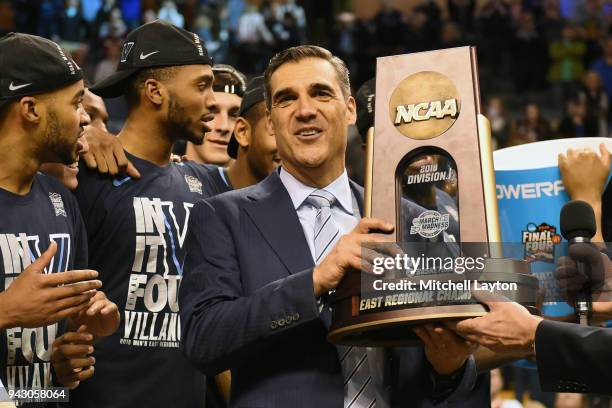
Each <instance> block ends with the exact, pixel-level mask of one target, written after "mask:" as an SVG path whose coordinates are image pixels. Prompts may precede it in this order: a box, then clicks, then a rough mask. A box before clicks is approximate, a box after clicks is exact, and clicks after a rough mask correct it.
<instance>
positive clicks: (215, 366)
mask: <svg viewBox="0 0 612 408" xmlns="http://www.w3.org/2000/svg"><path fill="white" fill-rule="evenodd" d="M351 188H352V190H353V193H354V194H355V196H356V197H357V199H358V201H359V204H360V206H361V204H362V201H363V190H362V189H361V188H360V187H359V186H357V185H356V184H354V183H351ZM416 209H417V208H416V206H415V211H416ZM188 234H189V235H188V237H187V240H186V248H187V257H186V261H185V266H184V277H183V281H182V283H181V289H180V293H179V302H180V310H181V326H182V339H181V340H182V341H181V346H182V348H183V350H184V352H185V354H186V355H187V357H188V358H189V359H190V360H191V361H192V362H193V363H194V364H195V365H196V366H197V367H198V368H199V369H200V370H202V371H203V372H205V373H207V374H210V375H214V374H217V373H219V372H220V371H223V370H226V369H231V370H232V395H231V401H230V405H231V406H232V407H250V408H253V407H283V408H284V407H292V408H293V407H295V408H299V407H304V408H306V407H308V408H311V407H324V408H327V407H332V408H333V407H339V408H340V407H342V405H343V394H344V392H343V389H344V387H343V380H342V373H341V368H340V364H339V358H338V354H337V351H336V348H335V347H334V346H333V345H332V344H330V343H328V342H327V340H326V335H327V331H326V328H325V326H324V324H323V322H322V319H321V316H320V314H319V308H318V307H317V303H316V300H315V297H314V291H313V284H312V271H313V267H314V263H313V260H312V256H311V253H310V250H309V249H308V244H307V242H306V239H305V237H304V233H303V230H302V226H301V224H300V221H299V219H298V216H297V213H296V211H295V209H294V208H293V204H292V202H291V198H290V197H289V194H288V193H287V190H286V189H285V187H284V186H283V184H282V182H281V180H280V178H279V176H278V173H277V172H273V173H272V174H271V175H270V176H269V177H267V178H266V179H265V180H263V181H262V182H261V183H259V184H257V185H255V186H252V187H249V188H246V189H242V190H236V191H232V192H229V193H225V194H222V195H219V196H216V197H212V198H210V199H207V200H204V201H201V202H199V203H197V204H196V205H195V207H194V208H193V210H192V213H191V220H190V225H189V233H188ZM379 354H380V355H379V357H377V358H378V361H379V362H378V363H375V367H374V368H375V369H376V364H380V365H379V366H378V367H381V368H380V370H383V371H381V372H380V374H381V376H380V378H381V381H382V383H381V384H380V395H381V403H382V402H383V401H382V399H385V400H386V401H388V402H389V404H390V405H391V406H394V407H399V406H403V407H415V408H418V407H431V406H434V405H435V404H436V403H437V402H438V401H437V400H435V399H434V398H433V395H432V393H433V383H432V380H431V375H430V374H431V369H430V367H429V365H428V363H427V361H426V359H425V357H424V353H423V349H422V348H421V347H412V348H402V349H387V350H385V351H384V352H383V353H379ZM373 361H374V360H373ZM471 363H472V362H471ZM465 373H466V374H465V375H464V376H463V381H461V384H459V386H458V387H457V388H458V390H459V392H461V391H462V390H463V394H464V395H465V394H469V397H468V399H467V400H464V403H465V405H463V403H461V404H459V405H457V406H464V407H466V408H467V407H481V406H488V400H489V393H488V386H487V387H486V389H484V388H479V389H478V390H476V391H472V387H473V385H474V380H475V375H473V373H474V371H473V366H470V367H468V369H466V371H465ZM455 395H458V394H455ZM469 398H473V399H471V400H470V399H469Z"/></svg>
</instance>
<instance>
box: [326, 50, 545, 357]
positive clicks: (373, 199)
mask: <svg viewBox="0 0 612 408" xmlns="http://www.w3.org/2000/svg"><path fill="white" fill-rule="evenodd" d="M374 129H375V131H373V129H370V131H369V134H368V142H367V146H366V177H365V201H364V210H365V211H364V212H365V215H366V216H371V217H375V218H380V219H383V220H386V221H389V222H391V223H393V224H394V226H395V239H396V241H397V242H410V241H417V242H418V241H424V242H440V243H451V244H449V245H454V246H460V245H461V244H462V243H484V244H486V248H487V252H488V254H487V256H488V258H487V260H486V267H485V269H484V272H485V273H484V274H482V275H479V276H478V279H480V280H481V281H483V280H484V281H493V280H497V281H503V282H506V283H515V284H517V285H518V286H519V287H520V288H521V296H520V300H522V303H524V304H531V302H525V299H534V302H533V304H535V298H536V293H537V286H538V284H537V279H536V278H535V277H532V276H530V275H529V273H530V269H529V265H528V264H527V263H526V262H525V261H521V260H511V259H503V258H502V257H501V250H495V248H493V247H489V245H488V244H487V243H495V242H499V241H500V239H501V238H500V231H499V222H498V210H497V199H496V195H495V175H494V171H493V156H492V150H491V136H490V129H489V123H488V120H487V119H486V118H485V117H484V116H483V115H482V114H481V106H480V94H479V84H478V70H477V62H476V52H475V48H474V47H460V48H452V49H445V50H437V51H430V52H421V53H415V54H408V55H399V56H392V57H383V58H378V60H377V75H376V103H375V123H374ZM407 202H411V203H414V204H416V205H412V204H411V205H407V204H406V203H407ZM415 207H417V208H418V210H414V208H415ZM481 246H482V245H481ZM447 275H453V274H447ZM447 275H445V276H443V277H444V278H448V279H453V278H458V277H457V276H447ZM368 279H374V278H373V277H372V276H371V275H370V276H368V275H367V274H365V273H358V272H355V273H349V274H347V275H346V277H345V278H344V280H343V281H342V282H341V284H340V285H339V286H338V288H337V289H336V291H335V292H334V293H333V294H332V295H331V296H330V302H329V303H330V305H331V307H332V326H331V329H330V333H329V339H330V341H332V342H334V343H340V344H350V345H364V346H393V345H404V344H411V343H414V341H415V338H414V336H413V335H412V334H411V333H412V331H411V330H410V329H409V327H410V326H411V325H416V324H424V323H430V322H435V321H439V320H446V319H460V318H470V317H477V316H481V315H483V314H485V313H486V310H485V308H484V307H483V306H482V305H480V304H479V303H477V302H476V301H475V300H473V299H470V300H469V301H465V298H464V299H463V300H462V301H461V302H449V303H448V304H439V303H436V304H435V305H434V306H427V305H426V302H425V303H423V302H422V299H421V300H419V299H416V300H415V301H414V302H412V303H411V302H409V301H407V300H406V299H407V298H408V297H409V296H410V293H408V292H406V293H405V294H400V296H404V297H403V298H402V301H403V302H404V304H403V306H401V307H398V306H396V305H397V304H398V302H397V301H395V300H394V302H395V303H393V306H394V307H388V308H384V307H382V308H380V309H377V308H376V306H379V307H380V306H381V304H382V303H384V302H387V299H383V298H382V297H381V298H380V299H378V300H372V299H377V298H376V297H370V298H368V299H366V295H365V294H364V293H362V292H363V290H362V289H363V283H364V280H368ZM461 279H463V277H461ZM468 295H469V290H468ZM504 295H506V296H508V297H510V298H511V299H512V298H514V297H515V296H514V294H512V293H504ZM515 300H518V299H515ZM364 305H365V306H364ZM372 305H373V306H372ZM371 306H372V307H371Z"/></svg>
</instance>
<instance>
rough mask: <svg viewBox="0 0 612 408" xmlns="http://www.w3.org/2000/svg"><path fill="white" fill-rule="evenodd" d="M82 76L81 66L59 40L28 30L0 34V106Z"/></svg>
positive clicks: (55, 87)
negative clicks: (33, 33)
mask: <svg viewBox="0 0 612 408" xmlns="http://www.w3.org/2000/svg"><path fill="white" fill-rule="evenodd" d="M81 79H83V72H82V71H81V68H80V67H79V66H78V65H77V64H76V63H75V62H74V61H73V60H72V58H71V57H70V54H69V53H68V52H67V51H64V50H63V49H62V47H60V46H59V44H57V43H55V42H53V41H51V40H48V39H46V38H42V37H38V36H35V35H30V34H22V33H9V34H7V35H5V36H4V37H2V38H0V106H3V105H5V104H7V103H9V102H12V101H15V100H17V99H19V98H21V97H23V96H28V95H36V94H41V93H45V92H51V91H54V90H56V89H60V88H63V87H65V86H68V85H71V84H73V83H75V82H77V81H80V80H81Z"/></svg>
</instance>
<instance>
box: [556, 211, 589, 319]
mask: <svg viewBox="0 0 612 408" xmlns="http://www.w3.org/2000/svg"><path fill="white" fill-rule="evenodd" d="M560 224H561V235H563V238H565V239H566V240H567V241H568V242H569V245H572V244H575V243H583V242H584V243H589V242H591V238H593V236H594V235H595V232H596V231H597V226H596V224H595V213H594V212H593V208H592V207H591V206H590V205H589V204H588V203H586V202H584V201H580V200H574V201H570V202H568V203H566V204H565V205H564V206H563V208H562V209H561V216H560ZM576 265H577V268H578V273H580V274H581V275H582V276H584V277H585V278H586V279H587V281H586V285H585V287H584V288H583V289H582V290H581V291H580V292H578V294H577V296H576V304H575V306H574V307H575V309H576V316H578V319H579V320H580V324H582V325H585V326H588V325H589V319H590V317H591V291H590V289H589V285H590V282H589V281H590V277H589V276H587V274H586V273H585V265H584V263H582V262H577V264H576Z"/></svg>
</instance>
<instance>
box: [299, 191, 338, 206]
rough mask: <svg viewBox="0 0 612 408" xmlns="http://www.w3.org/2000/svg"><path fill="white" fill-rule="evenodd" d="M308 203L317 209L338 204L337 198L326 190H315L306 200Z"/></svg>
mask: <svg viewBox="0 0 612 408" xmlns="http://www.w3.org/2000/svg"><path fill="white" fill-rule="evenodd" d="M306 202H307V203H309V204H311V205H312V206H313V207H315V208H318V209H320V208H323V207H327V208H329V207H331V206H332V205H334V203H335V202H336V197H334V195H333V194H332V193H330V192H328V191H325V190H315V191H313V192H312V193H310V195H309V196H308V197H307V198H306Z"/></svg>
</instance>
